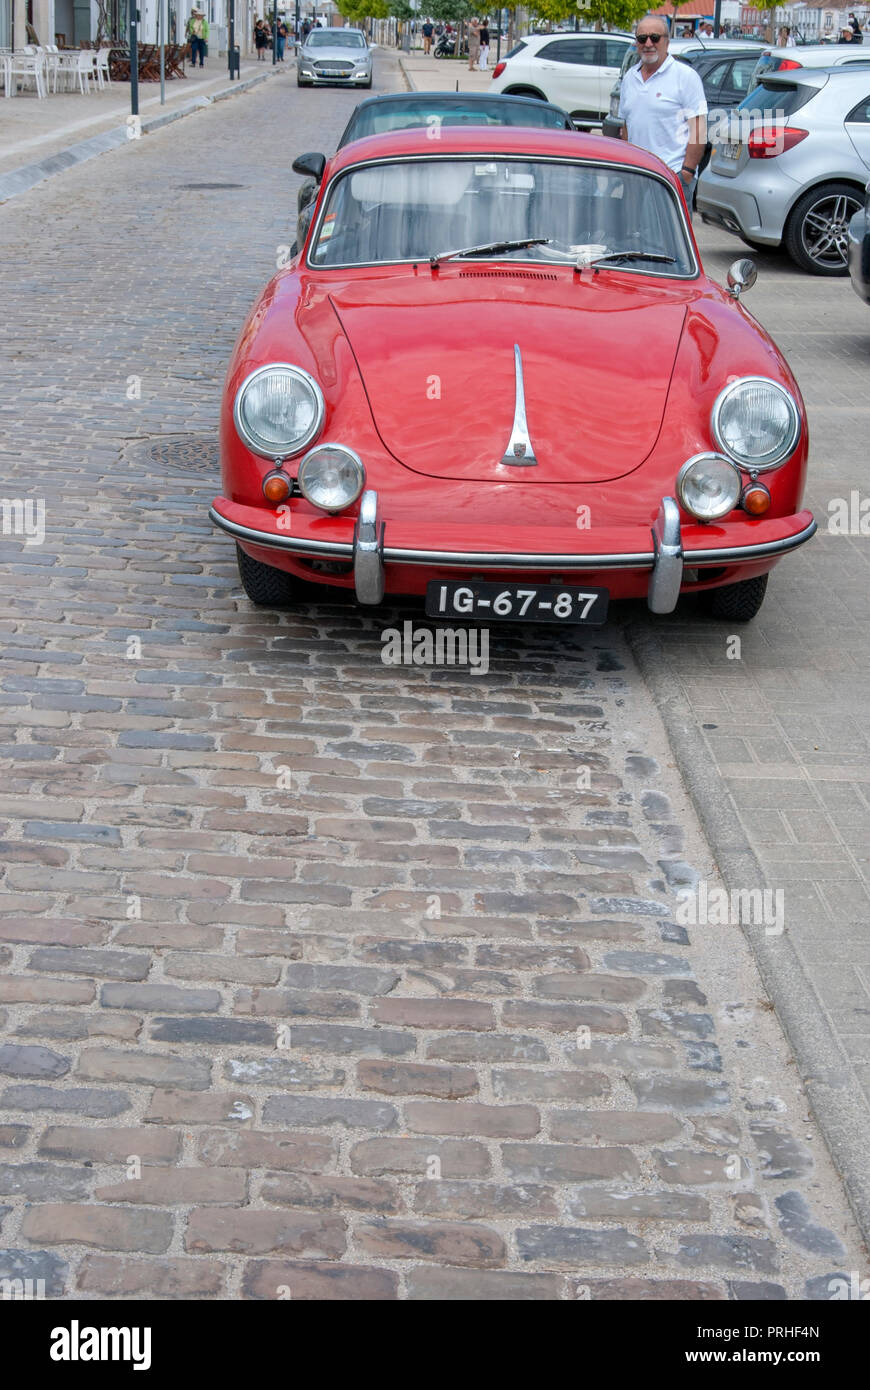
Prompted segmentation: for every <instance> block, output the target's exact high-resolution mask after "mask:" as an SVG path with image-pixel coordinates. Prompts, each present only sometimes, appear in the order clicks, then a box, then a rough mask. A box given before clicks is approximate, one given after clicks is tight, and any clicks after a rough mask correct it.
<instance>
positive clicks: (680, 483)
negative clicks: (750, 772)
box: [211, 128, 816, 623]
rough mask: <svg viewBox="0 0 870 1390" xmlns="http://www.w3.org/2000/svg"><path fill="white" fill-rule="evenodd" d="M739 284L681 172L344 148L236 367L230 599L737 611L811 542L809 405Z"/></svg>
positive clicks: (577, 157)
mask: <svg viewBox="0 0 870 1390" xmlns="http://www.w3.org/2000/svg"><path fill="white" fill-rule="evenodd" d="M433 137H437V138H433ZM754 278H755V270H754V266H753V265H752V262H751V261H745V260H744V261H738V262H736V263H735V264H734V265H733V266H732V267H731V272H730V273H729V286H730V288H729V289H728V290H725V289H722V288H721V287H720V286H719V285H717V284H714V283H713V281H711V280H709V279H708V278H707V277H706V275H705V274H704V272H703V270H702V268H701V264H700V260H699V256H698V250H697V247H696V245H695V241H694V238H693V236H692V231H691V227H690V224H689V221H688V218H687V214H686V208H685V203H684V201H683V197H682V194H681V192H680V189H679V186H678V183H677V181H676V179H675V178H674V176H673V175H672V174H671V173H670V172H669V171H668V170H667V169H666V168H665V166H664V165H663V164H661V163H660V162H659V161H658V160H657V159H655V158H654V157H653V156H652V155H648V154H646V153H645V152H643V151H641V150H638V149H636V148H634V147H633V146H629V145H626V144H625V143H619V144H617V143H616V142H615V141H612V140H605V139H602V138H600V137H595V136H583V135H579V134H576V133H571V132H567V131H542V130H531V129H528V130H526V129H518V128H510V129H504V128H490V129H487V128H466V129H453V128H445V129H443V130H437V129H436V130H434V131H433V130H431V129H427V130H403V131H398V132H394V133H391V134H385V135H376V136H372V137H370V138H368V139H364V140H360V141H358V142H356V143H354V144H352V145H349V146H347V147H346V148H345V149H343V150H341V151H340V152H339V153H338V154H337V155H336V156H335V157H334V158H333V159H332V160H331V161H330V162H329V163H328V164H327V166H326V169H325V172H324V176H323V179H322V182H321V185H320V191H319V195H318V198H317V205H316V207H315V210H314V214H313V217H312V220H311V225H310V228H309V230H308V234H307V237H306V240H305V244H304V246H303V247H302V248H301V250H300V253H299V254H298V256H297V257H296V258H295V259H294V260H292V261H291V262H290V263H289V264H288V266H287V267H286V269H284V270H282V271H280V272H279V273H278V274H277V275H276V276H275V277H274V278H273V279H272V281H271V282H270V283H269V284H268V285H267V286H266V288H265V290H264V291H263V294H262V295H261V297H260V299H259V301H258V302H257V304H256V305H255V306H254V309H253V311H252V313H251V314H250V316H249V318H248V320H247V322H246V324H245V326H244V328H243V330H242V333H241V336H240V338H239V340H238V343H237V345H236V348H235V351H234V354H233V357H232V361H231V363H230V367H229V371H228V375H227V381H226V391H225V397H224V402H223V409H222V418H221V466H222V479H223V496H221V497H218V498H216V499H215V501H214V504H213V506H212V509H211V517H212V520H213V521H214V522H215V523H216V524H217V525H218V526H220V527H221V528H222V529H223V530H225V531H227V532H228V533H229V534H230V535H231V536H233V537H234V538H235V540H236V542H237V548H238V560H239V569H240V574H241V579H242V583H243V585H244V588H245V591H246V593H247V594H248V596H249V597H250V598H251V599H252V600H253V602H254V603H257V604H267V605H273V606H284V605H286V604H288V603H291V602H293V601H294V600H298V599H299V598H301V597H302V596H303V595H304V586H300V581H305V580H308V581H316V582H318V583H326V584H332V585H338V586H341V587H345V588H353V589H354V590H355V592H356V596H357V599H358V601H359V602H360V603H363V604H377V603H380V602H381V600H382V598H383V596H384V594H385V593H389V594H406V595H407V594H410V595H425V597H426V612H427V613H428V614H429V615H431V616H433V617H444V618H449V619H451V620H456V619H459V620H462V619H465V620H472V621H478V622H479V621H481V620H490V621H492V620H496V621H511V620H514V621H517V620H519V621H525V622H529V621H546V622H554V623H600V622H603V621H604V618H605V616H606V613H607V604H608V599H609V598H614V599H621V598H638V597H641V598H646V599H647V602H648V604H649V607H650V608H651V609H652V611H653V612H655V613H669V612H671V611H672V610H673V608H674V606H675V604H676V602H677V599H678V597H679V595H680V594H681V593H688V592H694V591H709V592H708V600H709V602H708V606H709V609H710V611H711V612H712V614H713V615H714V616H716V617H720V618H728V619H729V620H733V621H738V622H739V621H745V620H747V619H749V618H752V617H754V616H755V614H756V613H757V611H758V609H759V607H760V606H761V602H762V599H763V597H764V590H765V587H766V584H767V574H768V571H769V570H770V569H771V568H772V567H773V565H775V564H776V562H777V560H778V559H779V558H780V556H782V555H783V554H785V553H786V552H787V551H789V550H793V549H794V548H795V547H796V546H799V545H800V544H801V543H802V542H803V541H806V540H808V539H809V537H810V536H811V535H812V534H813V532H814V531H815V529H816V527H815V522H814V520H813V517H812V515H811V513H810V512H809V511H804V510H801V496H802V491H803V486H804V479H805V473H806V460H807V428H806V415H805V411H804V406H803V402H802V400H801V396H800V392H799V390H798V387H797V383H796V382H795V380H794V377H793V376H792V374H791V372H790V371H789V368H788V366H787V364H786V362H785V360H784V358H783V357H782V354H781V353H780V352H779V351H778V349H777V348H776V346H775V345H774V343H773V342H772V341H771V340H770V338H768V337H767V335H766V334H765V333H764V332H763V331H762V329H761V328H760V327H759V325H758V324H757V323H756V322H755V320H754V319H753V318H751V317H750V315H749V314H747V313H746V312H745V310H744V309H743V307H742V305H741V304H740V303H739V302H738V301H739V295H740V292H741V290H742V289H745V288H748V287H749V285H751V284H752V282H753V281H754Z"/></svg>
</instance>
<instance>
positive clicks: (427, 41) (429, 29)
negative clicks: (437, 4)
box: [423, 19, 435, 53]
mask: <svg viewBox="0 0 870 1390" xmlns="http://www.w3.org/2000/svg"><path fill="white" fill-rule="evenodd" d="M434 32H435V26H434V24H433V23H432V21H431V19H427V20H426V21H425V23H424V24H423V52H424V53H428V52H429V51H430V49H431V47H432V35H433V34H434Z"/></svg>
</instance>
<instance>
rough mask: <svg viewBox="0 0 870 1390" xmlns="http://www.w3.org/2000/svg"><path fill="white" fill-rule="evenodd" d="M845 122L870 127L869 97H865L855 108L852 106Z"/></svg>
mask: <svg viewBox="0 0 870 1390" xmlns="http://www.w3.org/2000/svg"><path fill="white" fill-rule="evenodd" d="M846 120H847V122H848V121H851V122H852V123H853V124H855V125H870V97H865V98H864V100H863V101H859V102H858V105H857V106H853V107H852V110H851V111H850V112H849V114H848V116H847V117H846Z"/></svg>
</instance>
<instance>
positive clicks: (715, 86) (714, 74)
mask: <svg viewBox="0 0 870 1390" xmlns="http://www.w3.org/2000/svg"><path fill="white" fill-rule="evenodd" d="M731 62H732V60H731V59H730V58H725V59H723V61H722V62H721V63H714V64H713V66H712V68H710V69H709V71H708V72H707V75H706V76H705V77H704V79H703V81H704V95H705V96H706V97H707V99H708V101H715V99H716V97H717V95H718V93H719V90H720V88H721V87H723V86H724V87H726V88H727V87H728V85H729V84H728V80H727V79H728V70H729V68H730V67H731Z"/></svg>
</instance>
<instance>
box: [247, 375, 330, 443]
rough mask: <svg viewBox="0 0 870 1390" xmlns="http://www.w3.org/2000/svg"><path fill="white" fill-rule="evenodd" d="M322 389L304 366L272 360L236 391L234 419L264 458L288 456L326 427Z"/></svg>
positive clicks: (248, 440)
mask: <svg viewBox="0 0 870 1390" xmlns="http://www.w3.org/2000/svg"><path fill="white" fill-rule="evenodd" d="M324 414H325V406H324V403H323V392H322V391H321V389H320V387H319V386H318V385H317V382H316V381H315V380H314V377H313V376H309V374H308V372H306V371H304V370H303V369H302V367H291V366H290V365H289V364H288V363H286V362H270V363H269V365H268V366H267V367H258V368H257V370H256V371H255V372H251V375H250V376H248V377H246V378H245V380H244V381H243V382H242V384H241V386H240V387H239V389H238V391H237V392H236V402H235V405H234V406H233V418H234V419H235V422H236V429H237V430H238V432H239V434H240V436H241V438H242V439H243V440H244V442H245V443H246V444H247V446H248V448H249V449H251V450H253V452H254V453H255V454H260V455H261V456H262V457H263V458H270V459H271V458H274V459H277V458H286V457H287V456H288V454H298V453H299V451H300V450H301V449H304V448H306V447H307V445H309V444H310V443H311V441H312V439H315V438H316V437H317V434H318V433H319V431H320V430H321V428H322V427H323V417H324Z"/></svg>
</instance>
